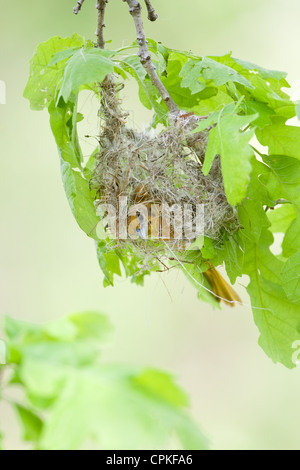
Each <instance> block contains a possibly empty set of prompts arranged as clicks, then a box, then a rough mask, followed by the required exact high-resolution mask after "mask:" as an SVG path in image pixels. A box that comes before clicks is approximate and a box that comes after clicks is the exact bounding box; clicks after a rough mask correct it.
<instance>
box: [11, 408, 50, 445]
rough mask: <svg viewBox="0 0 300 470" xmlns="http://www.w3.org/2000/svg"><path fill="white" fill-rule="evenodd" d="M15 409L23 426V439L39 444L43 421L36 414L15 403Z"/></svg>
mask: <svg viewBox="0 0 300 470" xmlns="http://www.w3.org/2000/svg"><path fill="white" fill-rule="evenodd" d="M15 409H16V411H17V413H18V416H19V419H20V421H21V424H22V428H23V439H24V440H25V441H31V442H33V443H34V444H37V443H38V440H39V437H40V434H41V432H42V429H43V421H42V420H41V418H40V417H39V416H38V415H37V414H36V413H34V412H33V411H31V410H29V409H28V408H25V407H24V406H22V405H19V404H17V403H15Z"/></svg>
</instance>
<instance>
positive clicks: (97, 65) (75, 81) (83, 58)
mask: <svg viewBox="0 0 300 470" xmlns="http://www.w3.org/2000/svg"><path fill="white" fill-rule="evenodd" d="M113 55H114V52H111V51H103V50H102V49H98V48H95V49H86V50H85V49H80V50H79V51H77V52H76V53H75V54H74V55H73V56H72V57H71V58H70V60H69V61H68V63H67V65H66V67H65V71H64V76H63V81H62V85H61V89H60V92H59V97H60V96H62V97H63V99H64V101H65V103H67V102H68V101H69V98H70V97H71V94H72V93H74V94H77V93H78V92H79V90H80V87H81V86H83V85H90V84H94V83H99V82H102V81H103V80H104V78H105V77H106V75H108V74H109V73H112V72H113V70H114V62H113V61H112V60H111V59H110V57H112V56H113Z"/></svg>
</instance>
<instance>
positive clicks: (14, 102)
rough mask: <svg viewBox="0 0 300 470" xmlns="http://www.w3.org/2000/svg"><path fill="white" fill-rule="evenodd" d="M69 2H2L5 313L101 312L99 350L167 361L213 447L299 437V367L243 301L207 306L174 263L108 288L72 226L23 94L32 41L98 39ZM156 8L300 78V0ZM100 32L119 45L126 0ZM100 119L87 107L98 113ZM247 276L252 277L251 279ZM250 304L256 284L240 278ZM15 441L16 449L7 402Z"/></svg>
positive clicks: (127, 31)
mask: <svg viewBox="0 0 300 470" xmlns="http://www.w3.org/2000/svg"><path fill="white" fill-rule="evenodd" d="M75 3H76V1H75V0H64V1H62V0H49V1H45V0H44V1H41V0H39V1H37V0H35V1H34V0H27V1H23V0H22V1H21V0H15V1H10V2H8V1H4V0H0V36H1V58H0V79H1V80H5V82H6V85H7V104H6V105H0V143H1V147H0V148H1V173H0V178H1V183H0V208H1V222H0V223H1V230H0V246H1V251H0V283H1V297H0V312H1V313H3V314H8V315H11V316H13V317H15V318H20V319H26V320H28V321H36V322H44V321H49V320H51V319H54V318H59V317H60V316H62V315H64V314H66V313H70V312H74V311H78V310H82V309H96V310H101V311H103V312H106V313H107V314H108V315H109V317H110V319H111V322H112V323H113V325H114V326H115V335H114V339H113V341H112V342H111V343H110V344H109V345H108V346H107V348H106V350H105V353H104V360H105V361H112V360H113V361H115V360H116V361H120V362H124V363H128V362H131V363H136V364H143V365H151V366H156V367H159V368H163V369H167V370H169V371H172V372H173V373H174V374H175V375H176V376H177V378H178V381H179V383H180V384H181V385H182V386H183V387H184V388H185V389H186V390H187V392H188V393H189V395H190V396H191V403H192V411H193V414H194V416H195V418H196V419H197V420H198V421H199V422H200V423H201V425H202V426H203V428H204V430H205V431H206V433H207V434H208V436H209V437H210V439H211V441H212V447H213V448H215V449H248V448H250V449H262V448H270V449H271V448H272V449H279V448H284V449H289V448H296V449H299V448H300V436H299V430H298V424H299V418H300V409H299V386H300V370H299V368H298V369H295V370H293V371H289V370H286V369H284V368H283V367H282V366H280V365H274V364H273V363H272V362H271V360H269V359H268V358H267V357H266V356H265V354H264V353H263V351H262V350H261V349H260V348H259V346H258V345H257V339H258V332H257V329H256V327H255V325H254V323H253V320H252V313H251V310H250V308H249V307H248V306H245V307H243V308H242V307H237V308H235V309H232V310H231V309H230V308H228V307H225V308H224V309H223V310H222V311H212V309H211V308H209V307H208V306H207V305H205V304H202V303H200V302H199V301H197V299H196V293H195V291H194V290H193V288H192V287H191V286H190V285H189V283H188V282H187V281H186V280H185V278H184V277H183V275H182V274H180V273H174V272H173V273H170V274H166V275H153V276H152V277H151V278H150V279H147V281H146V286H145V288H139V287H136V286H133V285H131V284H130V282H129V281H126V280H124V279H122V280H119V281H118V282H117V283H116V287H115V288H114V289H112V288H108V289H104V288H103V287H102V274H101V272H100V270H99V269H98V265H97V260H96V257H95V252H94V244H93V241H92V240H90V239H88V238H87V237H86V235H85V234H84V233H83V232H81V231H80V229H79V228H78V227H77V225H76V223H75V220H74V219H73V216H72V214H71V212H70V210H69V207H68V203H67V201H66V198H65V195H64V192H63V188H62V184H61V180H60V172H59V165H58V157H57V151H56V147H55V144H54V140H53V138H52V136H51V133H50V130H49V126H48V116H47V112H46V111H44V112H39V113H38V112H33V111H31V110H30V109H29V104H28V102H27V101H26V100H25V99H24V98H23V97H22V92H23V88H24V86H25V83H26V80H27V76H28V62H29V59H30V57H31V56H32V55H33V52H34V50H35V48H36V46H37V44H38V43H39V42H41V41H44V40H46V39H48V38H49V37H50V36H53V35H61V36H67V35H70V34H71V33H73V32H75V31H76V32H78V33H80V34H83V35H85V36H86V37H89V38H93V33H94V31H95V13H96V12H95V9H94V6H95V5H94V3H95V2H94V0H86V3H85V5H84V8H83V10H82V12H81V13H80V15H78V16H77V17H76V16H74V15H73V14H72V8H73V6H74V4H75ZM153 4H154V5H155V6H156V7H157V10H158V13H159V15H160V18H159V21H158V22H157V23H156V24H152V23H148V22H147V23H146V31H147V34H148V35H149V36H152V37H154V38H155V39H156V40H160V41H162V42H163V43H165V44H166V45H168V46H170V47H173V48H179V49H191V50H193V51H195V52H198V53H199V54H202V55H205V54H208V55H209V54H224V53H227V52H228V51H230V50H232V51H233V54H234V56H236V57H239V58H242V59H246V60H250V61H253V62H257V63H259V64H260V65H263V66H265V67H269V68H275V69H280V70H286V71H288V72H289V79H290V80H291V81H294V80H297V79H299V78H300V63H299V50H300V32H299V18H300V3H299V1H298V0H251V1H250V2H246V1H241V0H226V1H224V0H210V1H206V2H204V1H200V0H185V1H180V0H164V1H160V2H159V1H157V0H153ZM106 23H107V28H106V37H107V38H108V39H110V38H113V45H115V46H116V47H117V46H119V45H122V44H129V43H130V42H131V41H132V40H133V39H134V29H133V26H132V24H131V19H130V17H129V16H128V13H127V6H126V4H124V3H123V2H122V1H121V0H110V3H109V8H108V15H107V20H106ZM125 94H126V106H127V107H128V108H129V110H130V111H131V118H132V119H133V120H134V122H136V123H137V124H138V125H139V126H141V125H142V123H143V122H145V121H146V120H147V119H148V113H147V112H145V111H144V110H143V109H142V108H141V106H140V105H138V103H137V97H136V89H135V87H133V86H132V85H130V86H129V87H128V89H127V90H126V92H125ZM90 120H91V122H92V116H91V118H90ZM245 282H246V280H245ZM239 292H241V295H242V297H243V300H244V301H245V303H247V304H248V303H249V299H248V296H247V295H246V294H245V293H244V290H243V289H242V288H240V289H239ZM0 413H1V414H0V420H1V423H0V428H1V426H2V425H4V424H5V426H6V427H7V425H8V427H9V433H8V436H7V439H6V446H7V447H8V448H11V449H12V448H20V443H19V435H18V430H17V429H18V428H17V426H16V422H15V418H14V416H13V414H12V412H11V411H10V410H9V409H8V407H6V406H3V405H2V407H0Z"/></svg>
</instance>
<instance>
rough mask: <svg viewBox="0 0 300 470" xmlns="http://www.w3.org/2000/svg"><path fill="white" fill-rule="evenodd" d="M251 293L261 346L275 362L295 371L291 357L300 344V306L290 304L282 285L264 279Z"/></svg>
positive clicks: (255, 283)
mask: <svg viewBox="0 0 300 470" xmlns="http://www.w3.org/2000/svg"><path fill="white" fill-rule="evenodd" d="M248 292H249V294H250V297H251V302H252V305H253V315H254V320H255V323H256V324H257V326H258V328H259V330H260V332H261V336H260V339H259V344H260V346H261V347H262V348H263V349H264V351H265V353H266V354H267V355H268V356H269V357H270V358H271V359H272V360H273V361H274V362H281V363H282V364H283V365H285V366H286V367H288V368H293V367H295V364H294V363H293V361H292V355H293V352H294V350H293V343H294V341H299V340H300V322H299V312H300V303H299V302H297V303H295V302H291V301H290V300H289V299H288V298H287V296H286V294H285V292H284V290H283V288H282V287H281V285H280V284H275V283H273V282H271V281H268V280H266V279H265V278H263V277H262V276H257V280H256V281H251V283H250V284H249V286H248ZM260 309H263V310H260Z"/></svg>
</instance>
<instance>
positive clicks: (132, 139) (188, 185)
mask: <svg viewBox="0 0 300 470" xmlns="http://www.w3.org/2000/svg"><path fill="white" fill-rule="evenodd" d="M101 88H102V101H101V109H100V118H101V119H102V132H101V135H100V151H99V153H98V155H97V157H96V166H95V169H94V173H93V177H92V179H91V185H92V187H93V188H94V189H96V193H97V204H101V203H106V204H110V205H112V206H114V207H116V208H118V206H119V200H120V196H122V197H126V198H127V204H128V213H127V226H128V232H129V237H128V238H127V239H126V240H125V242H124V243H129V244H130V245H131V247H136V249H138V250H142V251H143V252H144V253H145V254H146V253H147V257H149V256H150V257H151V255H153V257H156V256H157V254H158V253H162V252H164V251H165V249H166V244H171V245H172V247H173V249H176V250H178V251H183V250H185V249H186V248H187V247H188V246H189V244H190V243H192V242H193V240H194V239H195V238H196V236H195V230H194V231H193V230H191V231H190V232H189V231H188V230H187V229H185V230H183V232H182V237H181V239H179V238H180V237H178V233H177V232H176V230H177V228H178V226H179V227H180V221H176V217H179V216H178V214H179V215H180V214H181V212H180V210H178V211H177V213H176V214H177V215H175V216H173V218H172V217H171V219H169V222H168V226H169V229H170V230H169V235H165V234H164V233H163V232H164V229H165V228H166V227H164V224H165V222H164V220H165V218H164V217H165V216H164V208H165V207H167V206H168V207H172V206H173V207H177V208H178V209H179V208H180V207H182V208H184V207H185V217H186V218H189V220H191V221H192V222H193V223H194V222H195V218H196V210H197V208H198V209H199V207H203V209H204V211H203V214H204V217H203V221H202V230H203V234H204V235H205V236H207V237H210V238H212V239H214V240H217V241H220V240H221V239H222V238H223V237H224V233H226V231H229V232H234V231H235V230H236V228H237V226H238V223H237V218H236V215H235V211H234V209H233V208H232V207H231V206H230V205H229V203H228V202H227V199H226V196H225V192H224V187H223V180H222V174H221V168H220V159H219V157H216V158H215V161H214V163H213V166H212V169H211V171H210V173H209V175H207V176H204V174H203V172H202V165H203V161H204V156H205V152H206V147H207V141H208V132H207V131H205V132H197V133H192V130H193V129H194V128H195V127H196V125H197V118H196V117H195V116H194V115H183V116H182V117H179V118H178V119H177V121H176V122H175V123H172V124H170V126H169V127H168V128H166V129H164V130H163V131H162V132H160V133H155V132H154V131H152V132H149V131H145V132H138V131H136V130H133V129H128V128H127V127H126V114H125V113H124V111H123V110H122V109H121V106H120V100H119V98H118V92H119V90H120V86H119V85H117V84H116V83H115V82H114V81H113V79H112V78H109V77H108V78H106V79H105V80H104V82H103V83H102V85H101ZM139 204H141V205H143V206H145V207H146V208H147V209H146V210H147V213H146V214H145V213H143V211H142V210H140V209H139V207H138V205H139ZM150 207H151V209H150ZM175 212H176V211H175ZM147 214H148V217H147ZM187 216H188V217H187ZM117 217H118V216H117ZM145 219H148V220H145ZM116 222H117V224H118V220H117V221H116ZM177 222H178V223H177ZM145 223H146V225H143V224H145ZM145 227H146V228H145ZM177 231H178V230H177ZM133 232H134V233H133ZM166 233H167V232H166ZM153 234H154V235H156V236H155V237H154V238H155V241H153V240H152V238H153V237H151V235H153Z"/></svg>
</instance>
